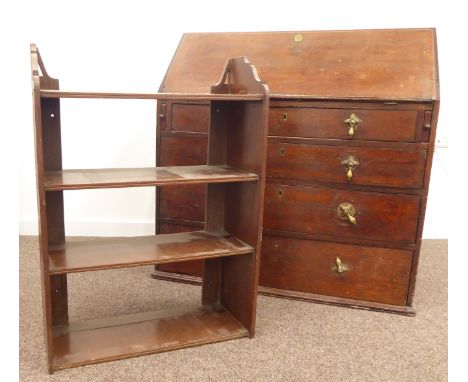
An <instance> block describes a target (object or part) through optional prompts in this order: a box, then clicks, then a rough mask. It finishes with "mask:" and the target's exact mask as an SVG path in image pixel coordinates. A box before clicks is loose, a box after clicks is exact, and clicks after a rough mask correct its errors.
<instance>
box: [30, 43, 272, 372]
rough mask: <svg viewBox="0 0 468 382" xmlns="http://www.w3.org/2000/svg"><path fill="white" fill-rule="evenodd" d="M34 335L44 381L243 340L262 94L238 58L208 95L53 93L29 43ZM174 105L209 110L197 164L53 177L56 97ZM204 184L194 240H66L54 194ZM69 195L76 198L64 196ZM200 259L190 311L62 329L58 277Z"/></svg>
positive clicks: (251, 292) (249, 332)
mask: <svg viewBox="0 0 468 382" xmlns="http://www.w3.org/2000/svg"><path fill="white" fill-rule="evenodd" d="M31 66H32V81H33V106H34V125H35V145H36V171H37V197H38V211H39V236H40V260H41V262H40V264H41V277H42V295H43V311H44V328H45V330H44V332H45V342H46V350H47V355H48V357H47V360H48V368H49V372H51V373H52V372H53V371H54V370H58V369H63V368H68V367H74V366H80V365H85V364H91V363H97V362H104V361H110V360H116V359H121V358H127V357H133V356H137V355H143V354H151V353H157V352H162V351H168V350H174V349H179V348H184V347H190V346H196V345H201V344H206V343H211V342H217V341H224V340H229V339H233V338H239V337H252V336H253V335H254V330H255V313H256V296H257V286H258V269H259V255H260V243H261V228H262V216H263V193H264V185H265V161H266V138H267V118H268V107H269V94H268V87H267V85H266V84H264V83H263V82H262V81H260V80H259V78H258V75H257V73H256V70H255V68H254V67H253V66H252V65H251V64H250V63H249V61H248V60H247V59H246V58H244V57H241V58H234V59H229V60H227V62H226V66H225V68H224V71H223V72H222V76H221V79H220V81H219V83H218V84H217V85H214V86H212V87H211V93H206V94H205V93H204V94H200V93H199V94H170V95H168V94H167V93H153V94H140V93H134V94H131V93H98V92H69V91H61V90H59V81H58V80H57V79H54V78H51V77H50V76H49V75H48V74H47V71H46V69H45V67H44V64H43V62H42V59H41V56H40V54H39V51H38V49H37V47H36V46H35V45H31ZM168 96H170V97H171V99H174V98H178V97H180V98H183V99H184V100H186V99H193V100H205V101H209V102H210V107H211V112H210V113H211V119H210V129H209V155H208V164H207V165H204V166H183V167H158V168H156V167H154V168H113V169H109V168H106V169H80V170H76V169H63V168H62V152H61V132H60V98H122V99H155V100H156V99H163V98H167V97H168ZM195 183H204V184H207V188H208V192H207V200H206V205H207V207H206V225H205V230H203V231H197V232H188V233H177V234H162V235H153V236H145V237H119V238H97V239H96V238H94V239H87V240H85V241H79V242H74V241H70V242H69V241H67V238H66V235H65V226H64V203H63V192H64V191H68V190H83V189H97V188H116V187H143V186H158V187H164V186H168V185H185V184H195ZM74 192H77V191H74ZM194 259H203V260H205V271H204V276H203V284H202V293H201V294H202V296H201V304H200V305H199V306H198V307H197V308H195V309H194V308H180V309H173V310H170V311H157V312H144V313H139V314H133V315H127V316H121V317H114V318H106V319H100V320H92V321H87V322H80V323H70V322H69V319H68V297H67V296H68V293H67V274H69V273H73V272H85V271H95V270H105V269H113V268H126V267H134V266H139V265H148V264H164V263H171V262H182V261H188V260H194Z"/></svg>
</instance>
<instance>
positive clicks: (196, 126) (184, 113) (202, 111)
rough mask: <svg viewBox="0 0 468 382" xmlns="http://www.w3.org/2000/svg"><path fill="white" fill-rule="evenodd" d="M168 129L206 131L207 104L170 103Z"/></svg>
mask: <svg viewBox="0 0 468 382" xmlns="http://www.w3.org/2000/svg"><path fill="white" fill-rule="evenodd" d="M171 115H172V117H171V126H170V130H172V131H189V132H199V133H207V132H208V126H209V124H210V107H209V105H195V104H178V103H176V104H172V114H171Z"/></svg>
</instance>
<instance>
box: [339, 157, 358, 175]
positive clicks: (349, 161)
mask: <svg viewBox="0 0 468 382" xmlns="http://www.w3.org/2000/svg"><path fill="white" fill-rule="evenodd" d="M359 164H360V163H359V161H358V160H357V159H356V158H354V157H352V156H350V157H348V158H346V159H345V160H343V161H342V162H341V165H342V166H345V167H346V176H347V178H348V180H351V179H352V178H353V170H355V169H356V167H358V166H359Z"/></svg>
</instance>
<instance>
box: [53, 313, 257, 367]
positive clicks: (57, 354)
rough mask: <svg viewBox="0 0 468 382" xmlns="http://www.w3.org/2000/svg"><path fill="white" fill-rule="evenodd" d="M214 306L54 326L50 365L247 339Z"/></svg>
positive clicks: (239, 327) (235, 323)
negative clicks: (52, 351) (51, 361)
mask: <svg viewBox="0 0 468 382" xmlns="http://www.w3.org/2000/svg"><path fill="white" fill-rule="evenodd" d="M248 335H249V333H248V331H247V329H245V328H244V327H243V326H242V325H241V324H240V323H239V322H238V321H237V320H236V319H234V318H233V317H232V316H231V314H229V313H228V312H227V311H226V310H225V309H224V308H223V307H222V306H220V305H218V304H214V305H205V306H201V307H196V308H179V309H171V310H165V311H158V312H149V313H140V314H133V315H128V316H122V317H116V318H108V319H100V320H93V321H88V322H85V323H82V324H77V325H70V326H62V327H55V328H54V329H53V344H54V357H53V363H54V365H53V366H54V369H56V370H57V369H65V368H69V367H75V366H81V365H86V364H92V363H99V362H105V361H112V360H117V359H122V358H129V357H135V356H138V355H145V354H152V353H159V352H163V351H169V350H175V349H181V348H185V347H190V346H196V345H202V344H206V343H212V342H218V341H225V340H230V339H234V338H240V337H247V336H248Z"/></svg>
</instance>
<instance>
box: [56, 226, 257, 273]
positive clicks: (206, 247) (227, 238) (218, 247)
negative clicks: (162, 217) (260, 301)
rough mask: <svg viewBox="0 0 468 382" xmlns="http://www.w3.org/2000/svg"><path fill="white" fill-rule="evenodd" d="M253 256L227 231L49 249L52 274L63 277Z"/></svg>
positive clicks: (91, 241) (106, 240) (70, 244)
mask: <svg viewBox="0 0 468 382" xmlns="http://www.w3.org/2000/svg"><path fill="white" fill-rule="evenodd" d="M252 252H253V248H252V247H251V246H250V245H248V244H246V243H244V242H243V241H241V240H239V239H237V238H235V237H234V236H231V235H230V234H228V233H226V232H224V231H219V232H207V231H195V232H182V233H171V234H162V235H153V236H138V237H111V238H110V237H106V238H94V239H89V240H86V241H76V242H75V241H72V242H65V243H64V244H60V245H56V246H50V247H49V273H50V274H64V273H73V272H85V271H96V270H101V269H113V268H126V267H135V266H139V265H149V264H165V263H175V262H182V261H189V260H200V259H211V258H216V257H224V256H237V255H243V254H247V253H252Z"/></svg>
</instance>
